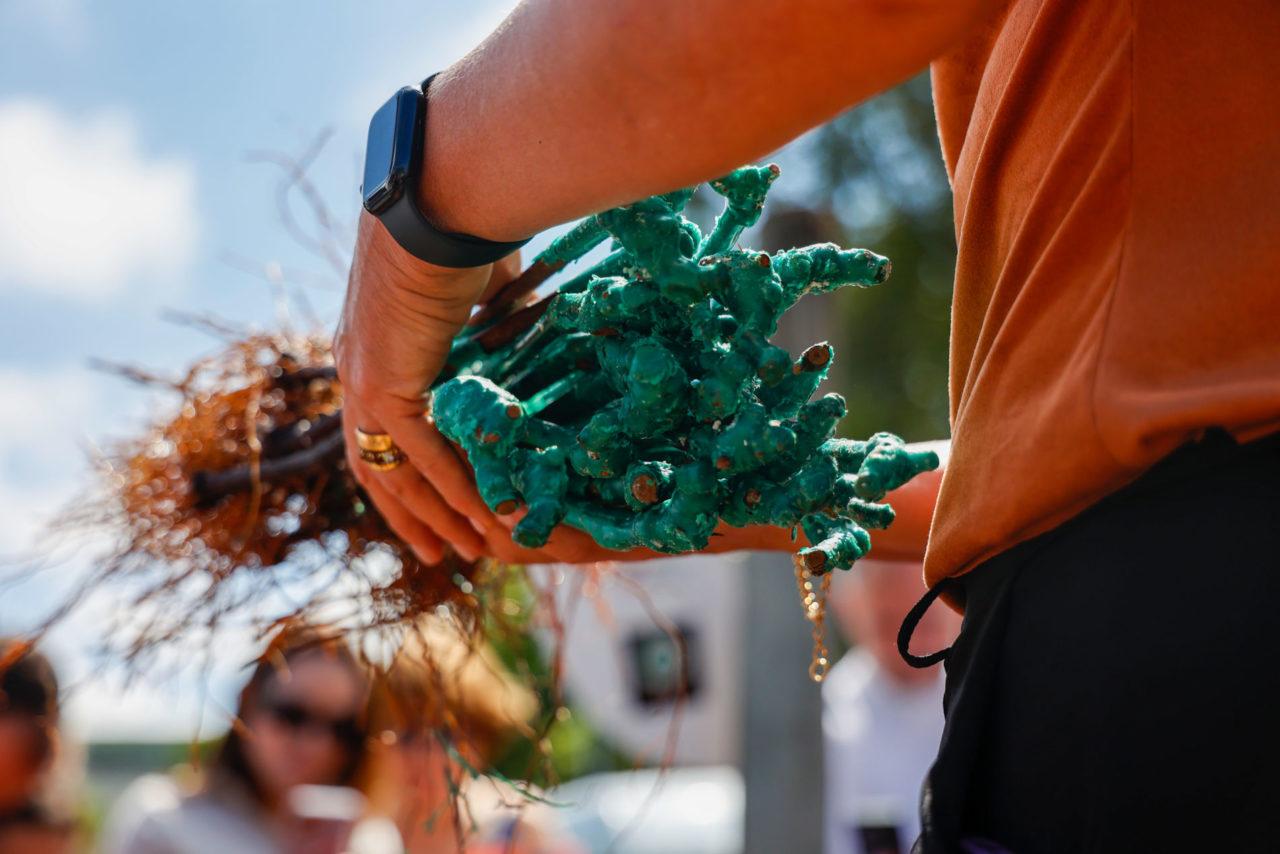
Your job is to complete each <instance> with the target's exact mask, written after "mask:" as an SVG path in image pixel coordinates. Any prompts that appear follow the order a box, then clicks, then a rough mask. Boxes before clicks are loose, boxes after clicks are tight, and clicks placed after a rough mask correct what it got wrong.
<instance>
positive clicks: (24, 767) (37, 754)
mask: <svg viewBox="0 0 1280 854" xmlns="http://www.w3.org/2000/svg"><path fill="white" fill-rule="evenodd" d="M58 717H59V699H58V679H57V676H56V675H55V674H54V671H53V667H52V665H50V663H49V661H48V659H46V658H45V657H44V656H43V655H41V654H40V653H39V652H36V651H35V650H34V649H32V648H31V646H30V645H29V644H28V643H26V642H25V641H20V640H17V639H14V638H0V852H4V854H60V852H71V851H75V850H77V848H78V844H77V843H78V839H77V828H76V821H75V818H74V816H73V815H72V812H71V810H69V809H67V808H66V805H65V804H62V803H60V802H59V798H58V797H57V792H56V781H55V780H54V777H55V774H56V771H55V768H56V764H57V760H58V758H59V756H60V754H61V739H60V737H59V731H58Z"/></svg>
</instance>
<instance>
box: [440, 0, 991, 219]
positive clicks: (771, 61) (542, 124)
mask: <svg viewBox="0 0 1280 854" xmlns="http://www.w3.org/2000/svg"><path fill="white" fill-rule="evenodd" d="M987 5H989V3H987V2H985V0H917V2H872V0H862V2H850V0H785V2H782V0H701V2H691V0H608V2H597V3H582V2H581V0H526V2H524V3H522V4H521V5H520V6H519V7H518V8H517V9H516V10H515V12H513V13H512V15H511V16H510V17H509V18H508V19H507V20H506V21H505V22H504V24H503V25H502V26H501V27H500V28H499V29H498V30H497V31H495V32H494V33H493V34H492V35H491V36H490V37H489V38H488V39H487V40H486V41H485V42H484V43H483V44H481V45H480V46H479V47H478V48H476V49H475V50H474V51H472V53H471V54H469V55H468V56H467V57H466V58H465V59H463V60H462V61H461V62H459V63H458V64H457V65H455V66H454V67H452V68H450V69H448V70H447V71H446V72H445V73H443V74H441V75H440V76H438V77H437V78H436V80H435V82H434V83H433V84H432V87H431V93H430V107H429V113H428V119H427V137H426V151H427V155H426V160H425V162H426V167H425V169H424V172H423V180H422V186H421V188H420V190H421V191H420V200H419V201H420V204H421V205H422V206H423V208H424V209H425V210H426V211H427V213H428V214H429V215H430V216H431V217H432V218H433V219H435V221H436V222H437V224H438V225H439V226H441V227H443V228H447V229H450V230H454V231H463V232H468V233H471V234H477V235H480V236H482V237H487V238H490V239H494V240H508V239H518V238H521V237H526V236H528V235H530V234H533V233H535V232H537V231H540V230H542V229H544V228H546V227H548V226H551V225H554V224H557V223H560V222H565V221H567V220H570V219H574V218H576V217H579V216H583V215H586V214H589V213H593V212H596V211H599V210H603V209H605V208H608V207H612V206H615V205H618V204H623V203H626V202H629V201H633V200H635V199H638V198H642V197H645V196H649V195H652V194H655V193H660V192H666V191H669V190H673V189H676V188H678V187H682V186H687V185H689V184H693V183H696V182H698V181H702V180H706V179H709V178H712V177H716V176H718V175H720V174H723V173H725V172H727V171H729V170H730V169H732V168H734V167H735V166H738V165H740V164H742V163H744V162H747V161H750V160H752V159H754V158H757V157H760V156H762V155H764V154H766V153H768V152H770V151H772V150H774V149H775V148H777V147H779V146H780V145H782V144H783V143H785V142H787V141H788V140H791V139H793V138H794V137H796V136H798V135H799V134H801V133H803V132H804V131H806V130H808V129H809V128H811V127H813V126H815V125H817V124H819V123H821V122H823V121H825V120H827V119H829V118H831V117H832V116H834V115H836V114H837V113H839V112H840V111H841V110H843V109H846V108H847V107H849V106H851V105H853V104H855V103H857V102H859V101H861V100H863V99H865V98H867V97H869V96H871V95H873V94H875V93H876V92H879V91H881V90H882V89H885V88H887V87H888V86H891V85H893V84H894V83H897V82H899V81H901V80H903V79H905V78H907V77H909V76H910V75H912V74H914V73H915V72H917V71H919V70H920V69H921V68H924V67H925V66H926V65H927V64H928V63H929V62H930V61H931V60H932V59H933V58H934V57H936V56H938V55H940V54H942V53H943V52H945V51H946V50H947V49H948V48H949V47H950V46H951V45H952V44H954V43H955V42H956V41H957V40H958V39H960V38H961V37H963V36H964V34H965V33H966V32H967V30H968V29H969V28H970V27H971V26H973V25H974V24H975V23H976V22H977V21H978V20H979V19H980V17H981V15H982V14H983V13H984V12H985V7H986V6H987Z"/></svg>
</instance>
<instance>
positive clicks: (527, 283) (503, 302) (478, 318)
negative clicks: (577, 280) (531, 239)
mask: <svg viewBox="0 0 1280 854" xmlns="http://www.w3.org/2000/svg"><path fill="white" fill-rule="evenodd" d="M562 269H564V262H563V261H559V262H556V263H554V264H548V263H547V262H545V261H534V262H533V263H532V264H530V265H529V266H528V267H526V268H525V269H524V272H522V273H521V274H520V275H518V276H516V277H515V278H514V279H512V280H511V281H509V282H507V283H506V284H505V285H503V286H502V287H501V288H500V289H499V290H498V292H497V293H496V294H494V295H493V297H492V298H491V299H490V300H489V301H488V302H487V303H485V304H484V307H482V308H481V309H480V310H479V311H478V312H476V314H475V316H474V317H472V318H471V321H470V322H469V323H468V324H467V325H468V326H483V325H484V324H486V323H489V322H490V321H492V320H496V319H497V318H498V317H499V316H500V315H504V314H506V313H507V312H508V310H509V308H510V306H511V305H512V304H514V303H515V302H516V301H517V300H519V299H520V298H522V297H524V296H525V295H527V294H530V293H533V292H534V291H535V290H537V288H538V285H541V284H542V283H543V282H545V281H546V280H547V279H549V278H551V277H552V276H553V275H554V274H555V273H557V272H558V271H560V270H562Z"/></svg>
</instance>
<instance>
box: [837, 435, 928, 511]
mask: <svg viewBox="0 0 1280 854" xmlns="http://www.w3.org/2000/svg"><path fill="white" fill-rule="evenodd" d="M869 444H870V448H869V449H868V451H867V456H866V459H864V460H863V461H862V465H861V467H860V468H859V469H858V479H857V482H856V488H857V492H858V495H859V497H861V498H866V499H869V500H871V501H879V500H880V499H881V498H883V497H884V495H885V493H886V492H891V491H893V490H895V489H897V488H898V487H899V486H902V485H903V484H904V483H906V482H907V481H909V480H911V478H913V477H915V476H916V475H918V474H920V473H921V472H925V471H932V470H933V469H936V468H937V467H938V455H937V454H935V453H934V452H933V451H912V450H910V449H909V448H907V447H906V446H905V445H904V444H903V441H902V440H901V439H899V438H898V437H897V436H895V435H893V434H892V433H877V434H875V435H874V436H872V437H871V440H870V443H869Z"/></svg>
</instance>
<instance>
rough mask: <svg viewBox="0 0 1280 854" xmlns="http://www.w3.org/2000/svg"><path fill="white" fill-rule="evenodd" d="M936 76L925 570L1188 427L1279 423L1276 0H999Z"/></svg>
mask: <svg viewBox="0 0 1280 854" xmlns="http://www.w3.org/2000/svg"><path fill="white" fill-rule="evenodd" d="M933 82H934V97H935V100H936V104H937V113H938V126H939V133H940V135H941V138H942V150H943V155H944V157H945V159H946V164H947V169H948V172H949V174H950V176H951V180H952V184H953V186H954V190H955V219H956V236H957V241H958V246H959V256H958V259H957V265H956V286H955V301H954V305H953V309H952V330H951V420H952V436H953V441H952V450H951V461H950V463H949V466H948V469H947V472H946V475H945V476H944V478H943V483H942V488H941V491H940V493H939V497H938V505H937V511H936V514H935V517H934V523H933V528H932V533H931V535H930V542H929V550H928V555H927V557H926V561H925V574H926V578H927V580H928V581H929V583H930V584H932V583H934V582H936V581H937V580H938V579H940V578H942V577H944V576H947V575H956V574H960V573H963V572H965V571H967V570H969V569H971V568H973V567H974V566H975V565H976V564H977V563H979V562H981V561H983V560H985V559H987V558H990V557H992V556H994V555H995V554H997V553H999V552H1001V551H1003V550H1004V549H1006V548H1008V547H1010V546H1012V545H1014V544H1015V543H1017V542H1020V541H1022V540H1025V539H1028V538H1030V537H1033V536H1035V535H1037V534H1040V533H1042V532H1044V531H1047V530H1049V529H1051V528H1053V527H1055V526H1057V525H1059V524H1061V523H1062V522H1064V521H1066V520H1067V519H1069V518H1070V517H1072V516H1073V515H1075V514H1077V513H1078V512H1080V511H1081V510H1082V509H1084V508H1085V507H1088V506H1089V505H1090V504H1093V503H1094V502H1096V501H1098V500H1099V499H1100V498H1102V497H1103V496H1105V495H1106V494H1108V493H1110V492H1112V491H1114V490H1116V489H1117V488H1119V487H1120V486H1122V485H1124V484H1125V483H1127V482H1128V481H1131V480H1133V479H1134V478H1135V477H1137V476H1138V475H1139V474H1141V473H1142V471H1143V470H1144V469H1146V468H1147V467H1149V466H1150V465H1151V464H1153V463H1154V462H1156V461H1157V460H1159V459H1160V458H1161V457H1163V456H1165V455H1166V454H1168V453H1169V452H1170V451H1172V450H1173V449H1174V448H1176V447H1177V446H1178V445H1180V444H1182V443H1184V442H1186V441H1187V440H1189V439H1192V438H1194V437H1195V436H1196V435H1197V434H1199V433H1201V432H1202V431H1203V430H1204V429H1205V428H1207V427H1210V426H1214V425H1219V426H1222V427H1226V428H1227V429H1229V430H1231V431H1232V432H1233V433H1235V434H1236V436H1237V437H1238V438H1242V439H1249V438H1252V437H1256V436H1260V435H1263V434H1265V433H1268V432H1271V431H1274V430H1277V429H1280V2H1276V0H1233V2H1229V3H1206V2H1204V0H1170V2H1154V0H1132V2H1125V0H1012V2H1010V3H1009V4H1008V5H1007V7H1006V8H1005V9H1004V10H1003V11H1002V12H1001V13H999V14H998V15H996V17H995V19H994V20H993V21H992V22H990V24H989V25H988V26H985V27H983V28H982V29H981V30H980V31H977V32H975V33H974V34H973V35H972V36H971V37H969V38H968V39H967V40H966V41H965V43H964V44H962V45H961V46H960V47H959V48H958V49H957V50H955V51H954V52H952V53H951V54H949V55H948V56H946V57H944V58H942V59H941V60H939V61H938V62H936V63H935V64H934V68H933ZM1169 535H1170V536H1184V537H1186V539H1187V547H1188V548H1197V547H1200V544H1199V542H1198V540H1197V532H1194V531H1186V532H1183V531H1170V532H1169ZM1087 557H1088V556H1087V555H1082V556H1081V558H1082V559H1087Z"/></svg>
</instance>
